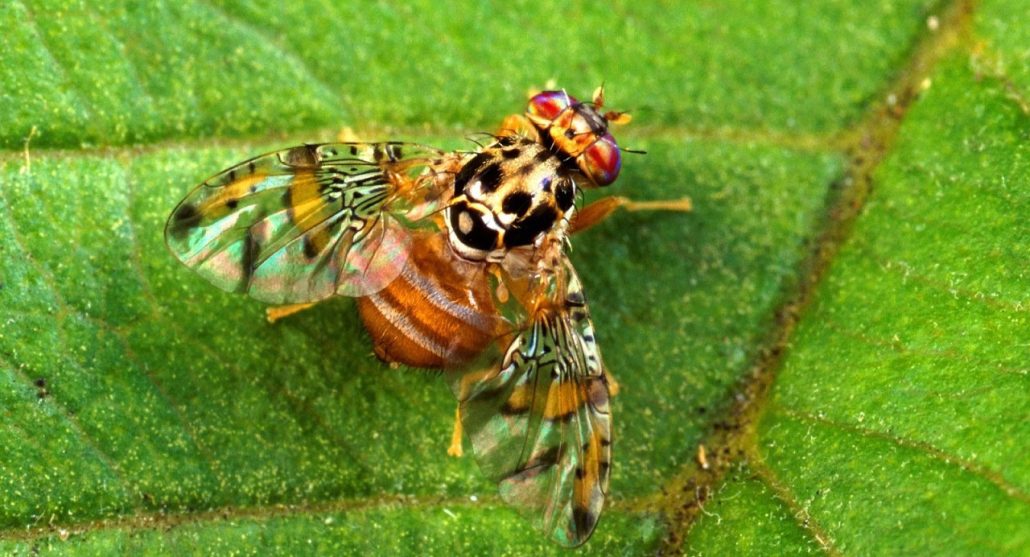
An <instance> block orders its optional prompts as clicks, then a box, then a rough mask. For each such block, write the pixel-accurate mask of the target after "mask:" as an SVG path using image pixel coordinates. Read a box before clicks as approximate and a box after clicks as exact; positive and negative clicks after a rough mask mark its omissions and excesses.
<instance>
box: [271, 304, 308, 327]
mask: <svg viewBox="0 0 1030 557" xmlns="http://www.w3.org/2000/svg"><path fill="white" fill-rule="evenodd" d="M315 303H317V302H311V303H309V304H293V305H289V306H272V307H270V308H265V319H267V320H268V322H269V323H275V322H276V321H278V320H280V319H282V318H284V317H289V316H291V315H293V314H294V313H298V312H301V311H304V310H306V309H308V308H309V307H311V306H313V305H315Z"/></svg>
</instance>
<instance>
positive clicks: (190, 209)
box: [171, 203, 203, 238]
mask: <svg viewBox="0 0 1030 557" xmlns="http://www.w3.org/2000/svg"><path fill="white" fill-rule="evenodd" d="M201 218H203V215H201V214H200V211H198V210H197V208H196V207H195V206H194V205H192V204H190V203H183V204H182V205H179V208H178V209H176V210H175V215H173V216H172V227H171V232H172V234H174V235H175V237H176V238H182V237H183V236H184V235H186V233H187V232H188V231H189V230H190V229H192V228H196V227H197V225H199V224H200V219H201Z"/></svg>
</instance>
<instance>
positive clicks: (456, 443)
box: [447, 402, 464, 456]
mask: <svg viewBox="0 0 1030 557" xmlns="http://www.w3.org/2000/svg"><path fill="white" fill-rule="evenodd" d="M447 454H448V455H450V456H461V455H462V454H464V453H463V452H462V450H461V403H460V402H459V403H458V408H457V409H456V410H455V411H454V431H453V432H452V433H451V446H450V447H447Z"/></svg>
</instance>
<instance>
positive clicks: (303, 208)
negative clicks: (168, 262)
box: [165, 88, 689, 546]
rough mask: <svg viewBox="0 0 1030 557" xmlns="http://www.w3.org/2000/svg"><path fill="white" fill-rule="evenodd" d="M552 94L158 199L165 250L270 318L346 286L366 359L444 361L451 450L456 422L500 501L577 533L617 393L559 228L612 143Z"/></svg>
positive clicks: (275, 159)
mask: <svg viewBox="0 0 1030 557" xmlns="http://www.w3.org/2000/svg"><path fill="white" fill-rule="evenodd" d="M603 104H604V98H603V91H602V89H601V88H598V90H597V91H596V92H595V94H594V97H593V99H592V102H580V101H578V100H577V99H576V98H574V97H572V96H570V95H568V94H567V93H565V92H564V91H545V92H542V93H539V94H537V95H535V96H533V97H532V98H531V99H530V101H529V106H528V109H527V111H526V113H525V114H521V115H512V116H509V117H508V118H507V119H506V120H505V121H504V124H503V125H502V128H501V130H500V132H498V133H497V134H496V135H494V136H491V140H490V141H489V142H488V143H487V144H486V145H484V146H482V147H480V148H479V149H477V150H475V151H472V152H445V151H442V150H439V149H434V148H432V147H427V146H423V145H416V144H409V143H400V142H383V143H330V144H318V145H302V146H298V147H293V148H290V149H286V150H282V151H277V152H274V153H269V154H266V155H262V156H259V157H256V158H254V159H251V160H249V161H246V162H243V163H240V164H238V165H236V166H234V167H232V168H229V169H228V170H225V171H223V172H221V173H219V174H216V175H215V176H213V177H212V178H210V179H208V180H207V181H205V182H204V183H202V184H201V185H200V186H198V187H197V188H196V189H195V190H193V191H192V192H191V193H190V194H189V195H187V196H186V198H185V199H184V200H183V201H182V202H181V203H180V204H179V205H178V207H176V208H175V210H174V211H173V212H172V214H171V216H170V218H169V219H168V223H167V226H166V228H165V239H166V243H167V245H168V247H169V249H170V250H171V252H172V253H173V254H174V255H175V256H176V257H177V258H178V259H179V260H180V261H182V262H183V263H184V264H185V265H186V266H187V267H189V268H191V269H193V270H194V271H196V272H197V273H199V274H200V275H201V276H203V277H204V278H205V279H207V280H208V281H210V282H211V283H213V284H214V285H215V286H217V287H219V288H221V289H223V290H227V291H230V292H241V293H246V294H248V295H250V296H251V297H253V298H256V299H258V300H262V301H265V302H269V303H271V304H275V305H276V307H271V308H269V309H268V318H269V320H270V321H274V320H276V319H280V318H282V317H285V316H287V315H289V314H291V313H294V312H296V311H299V310H301V309H303V308H305V307H308V306H310V305H312V304H314V303H315V302H318V301H320V300H324V299H326V298H329V297H332V296H349V297H354V298H356V299H357V308H358V312H359V314H360V317H361V320H362V322H363V323H364V325H365V328H366V329H367V331H368V333H369V335H370V336H371V337H372V342H373V345H374V350H375V353H376V355H377V356H378V357H379V358H380V359H382V360H383V361H385V362H389V363H392V364H402V365H406V366H410V367H415V368H431V369H439V370H443V371H444V373H445V376H446V377H447V378H448V379H449V381H450V382H451V384H452V386H453V390H454V392H455V394H456V396H457V398H458V410H457V417H456V420H455V434H454V438H453V439H452V444H451V447H450V449H449V452H450V453H451V454H453V455H459V454H460V453H461V439H462V438H461V432H462V431H464V432H465V434H466V435H467V437H468V439H469V441H470V442H471V446H472V448H473V450H474V453H475V455H476V459H477V461H478V462H479V465H480V468H481V469H482V470H483V472H484V473H485V474H486V475H487V476H488V477H489V478H490V479H491V480H493V481H496V482H497V483H498V485H499V489H500V494H501V498H502V499H504V500H505V501H506V502H508V503H509V504H511V505H513V506H514V507H516V508H517V509H519V510H520V511H522V512H523V514H525V515H527V516H528V517H529V519H530V520H531V522H533V523H534V525H535V526H536V527H537V528H539V529H541V530H542V531H544V532H545V533H546V534H547V535H548V536H550V537H551V538H553V539H555V540H556V541H557V542H559V543H561V544H563V545H566V546H576V545H579V544H581V543H583V542H585V541H586V540H587V538H588V537H589V536H590V534H591V533H592V532H593V530H594V528H595V526H596V524H597V521H598V518H599V516H600V514H601V510H602V508H603V506H604V500H605V497H606V496H607V493H608V479H609V473H610V469H611V453H612V440H613V438H612V419H611V413H610V409H609V398H610V396H612V395H613V394H614V390H615V388H616V386H615V383H614V380H613V379H612V378H611V376H610V375H609V373H608V372H607V370H606V369H605V367H604V364H603V362H602V360H601V353H600V350H599V348H598V345H597V340H596V336H595V334H594V326H593V323H592V322H591V320H590V313H589V311H588V309H587V303H586V296H585V295H584V293H583V286H582V283H581V282H580V279H579V277H578V276H577V275H576V272H575V270H574V269H573V267H572V264H571V263H570V261H569V258H568V256H567V253H566V248H567V242H568V238H569V236H570V234H572V233H573V232H576V231H578V230H582V229H584V228H587V227H589V226H591V225H593V224H595V223H597V222H599V221H601V220H603V219H604V218H605V217H606V216H607V215H609V214H610V213H612V212H613V211H614V210H615V209H617V208H618V207H627V208H630V209H638V208H672V209H687V208H689V200H682V201H679V202H670V203H657V204H645V203H634V202H630V201H629V200H627V199H625V198H621V197H609V198H603V199H601V200H599V201H597V202H594V203H592V204H590V205H588V206H586V207H584V208H582V209H581V210H577V208H576V201H577V199H578V197H579V196H580V195H579V194H580V190H581V189H582V188H594V187H602V186H607V185H609V184H611V183H612V182H614V181H615V180H616V178H618V175H619V171H620V168H621V157H622V152H621V150H620V148H619V146H618V145H617V143H616V142H615V139H614V138H613V137H612V135H611V133H610V132H609V125H610V124H613V123H623V122H626V121H628V119H629V117H628V115H626V114H623V113H619V112H606V113H602V112H601V110H602V107H603Z"/></svg>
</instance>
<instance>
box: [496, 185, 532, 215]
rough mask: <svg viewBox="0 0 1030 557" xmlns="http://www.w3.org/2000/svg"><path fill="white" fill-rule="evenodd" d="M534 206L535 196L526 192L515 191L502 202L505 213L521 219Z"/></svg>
mask: <svg viewBox="0 0 1030 557" xmlns="http://www.w3.org/2000/svg"><path fill="white" fill-rule="evenodd" d="M532 205H533V196H532V195H530V194H528V193H526V192H524V191H513V192H511V193H509V194H508V196H507V197H505V198H504V201H502V202H501V210H503V211H504V212H505V213H508V214H511V215H515V216H518V217H521V216H523V215H525V214H526V211H528V210H529V208H530V207H531V206H532Z"/></svg>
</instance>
